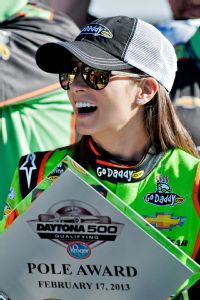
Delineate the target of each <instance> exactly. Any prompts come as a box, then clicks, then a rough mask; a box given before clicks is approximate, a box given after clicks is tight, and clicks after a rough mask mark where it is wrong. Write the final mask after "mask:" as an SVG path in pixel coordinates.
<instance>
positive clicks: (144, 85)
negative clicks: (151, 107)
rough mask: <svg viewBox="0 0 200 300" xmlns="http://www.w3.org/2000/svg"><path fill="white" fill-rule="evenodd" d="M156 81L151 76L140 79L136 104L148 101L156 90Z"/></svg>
mask: <svg viewBox="0 0 200 300" xmlns="http://www.w3.org/2000/svg"><path fill="white" fill-rule="evenodd" d="M158 86H159V85H158V82H157V81H156V79H154V78H153V77H148V78H144V79H142V80H141V84H140V91H139V93H138V97H137V99H136V104H137V105H144V104H146V103H148V102H149V101H150V100H151V99H153V97H154V96H155V94H156V93H157V91H158Z"/></svg>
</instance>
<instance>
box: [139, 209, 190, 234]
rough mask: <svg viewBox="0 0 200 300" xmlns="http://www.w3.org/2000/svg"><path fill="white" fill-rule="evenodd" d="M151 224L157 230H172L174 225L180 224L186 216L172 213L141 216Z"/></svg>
mask: <svg viewBox="0 0 200 300" xmlns="http://www.w3.org/2000/svg"><path fill="white" fill-rule="evenodd" d="M143 217H144V218H145V220H147V221H148V222H149V223H150V224H151V225H153V226H154V227H156V228H157V229H159V230H170V231H171V230H172V229H173V228H174V227H176V226H182V225H183V224H184V222H185V220H186V217H183V216H182V217H181V216H178V217H175V216H173V214H172V213H156V214H155V215H153V216H143Z"/></svg>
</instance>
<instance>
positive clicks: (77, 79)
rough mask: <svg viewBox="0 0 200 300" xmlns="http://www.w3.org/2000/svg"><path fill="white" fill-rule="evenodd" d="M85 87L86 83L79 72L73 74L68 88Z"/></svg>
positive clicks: (78, 88) (77, 88)
mask: <svg viewBox="0 0 200 300" xmlns="http://www.w3.org/2000/svg"><path fill="white" fill-rule="evenodd" d="M86 87H87V84H86V83H85V81H84V80H83V78H82V75H81V73H80V72H79V73H78V74H77V76H75V78H74V80H73V81H72V83H70V89H73V90H80V89H84V88H86Z"/></svg>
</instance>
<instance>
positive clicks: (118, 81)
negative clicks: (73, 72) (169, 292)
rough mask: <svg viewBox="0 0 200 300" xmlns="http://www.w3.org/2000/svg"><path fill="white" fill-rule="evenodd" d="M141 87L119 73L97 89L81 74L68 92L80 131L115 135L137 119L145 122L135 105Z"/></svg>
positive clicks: (94, 135) (100, 135)
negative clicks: (90, 85) (87, 82)
mask: <svg viewBox="0 0 200 300" xmlns="http://www.w3.org/2000/svg"><path fill="white" fill-rule="evenodd" d="M124 71H125V70H124ZM138 89H139V86H138V85H137V84H136V82H135V81H134V79H133V78H129V77H124V76H123V77H122V76H118V75H116V76H112V77H110V80H109V83H108V85H107V86H106V87H105V88H104V89H102V90H94V89H92V88H90V87H89V86H88V85H87V84H86V83H85V82H84V80H83V79H82V76H81V74H80V73H79V74H78V76H77V77H75V79H74V81H73V82H72V83H71V84H70V90H69V91H68V95H69V98H70V101H71V103H72V106H73V109H74V112H75V116H76V127H77V130H78V133H79V134H81V135H91V136H93V137H94V138H95V137H96V138H97V139H99V138H101V137H103V136H105V135H106V136H110V137H111V138H112V136H113V135H115V134H117V133H118V132H121V131H122V130H126V128H128V127H130V126H132V123H135V120H136V119H137V120H138V121H140V122H142V120H143V119H142V116H141V109H138V106H137V105H136V104H135V100H136V98H137V94H138Z"/></svg>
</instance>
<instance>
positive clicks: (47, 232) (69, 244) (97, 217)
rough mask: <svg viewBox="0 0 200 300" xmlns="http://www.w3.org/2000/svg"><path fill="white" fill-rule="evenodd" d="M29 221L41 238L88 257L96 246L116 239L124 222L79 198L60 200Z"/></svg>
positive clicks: (79, 256)
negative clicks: (113, 218)
mask: <svg viewBox="0 0 200 300" xmlns="http://www.w3.org/2000/svg"><path fill="white" fill-rule="evenodd" d="M28 223H29V225H30V226H31V228H32V229H33V231H34V232H36V233H37V234H38V235H39V237H40V238H41V239H49V240H51V241H53V242H56V243H57V244H60V245H62V246H63V245H64V246H65V247H66V249H67V252H68V254H69V255H70V256H72V257H74V258H77V259H83V258H87V257H89V255H90V253H91V248H93V247H94V246H95V247H96V246H98V245H100V244H102V243H105V242H106V241H115V240H116V238H117V236H118V235H119V234H120V232H121V230H122V228H123V224H121V223H117V222H113V221H112V220H111V218H110V217H109V216H102V215H101V214H100V213H99V212H98V211H97V209H96V208H94V207H92V206H90V205H88V204H86V203H84V202H82V201H77V200H66V201H61V202H58V203H56V204H55V205H53V206H52V207H50V208H49V210H48V211H47V212H46V213H45V214H39V215H38V219H37V220H29V221H28Z"/></svg>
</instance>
